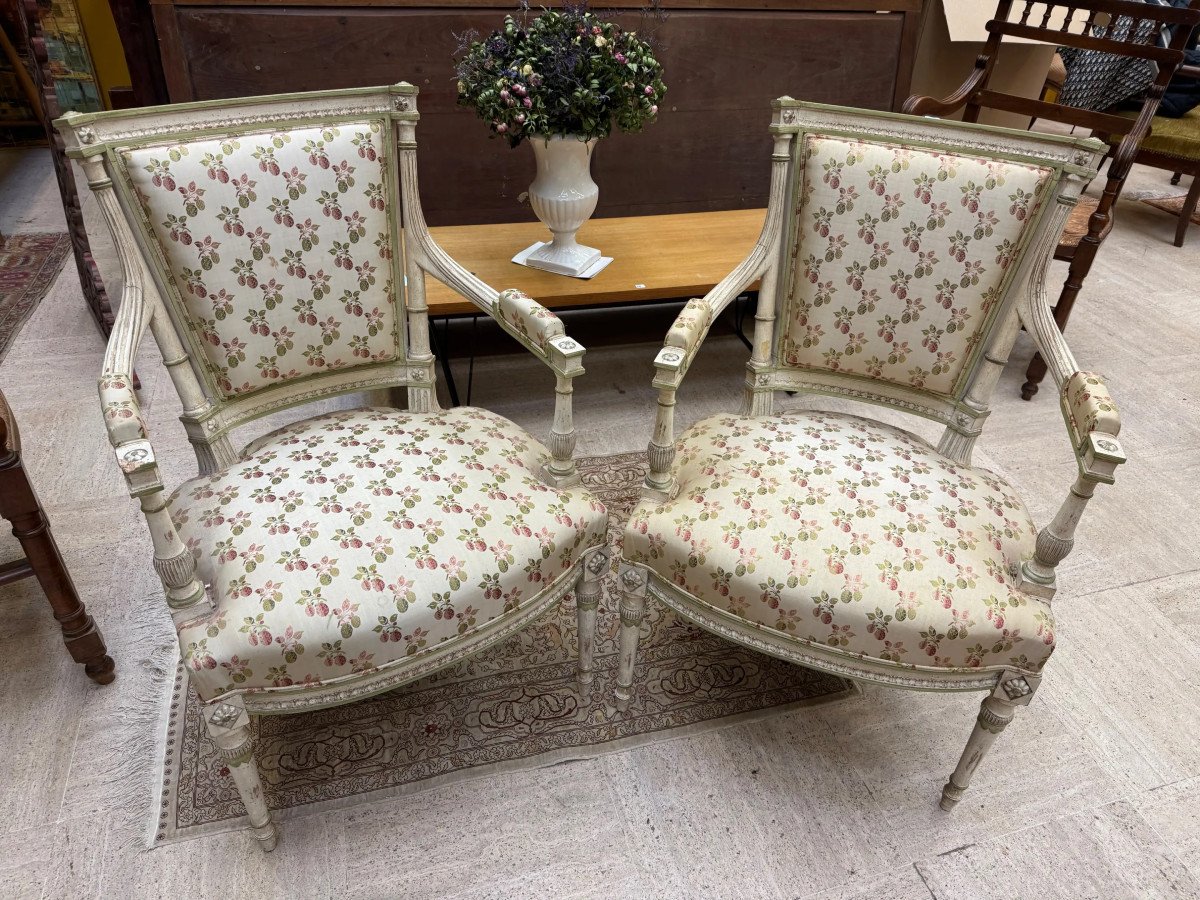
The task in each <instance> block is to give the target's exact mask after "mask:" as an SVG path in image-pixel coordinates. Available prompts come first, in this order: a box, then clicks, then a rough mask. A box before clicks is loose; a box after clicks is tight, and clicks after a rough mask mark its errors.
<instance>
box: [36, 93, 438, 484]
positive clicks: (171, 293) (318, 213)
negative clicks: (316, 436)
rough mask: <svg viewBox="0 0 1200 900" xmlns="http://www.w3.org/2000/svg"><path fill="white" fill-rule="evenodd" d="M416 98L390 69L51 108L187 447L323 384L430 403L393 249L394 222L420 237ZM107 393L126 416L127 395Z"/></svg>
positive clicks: (416, 295)
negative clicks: (370, 77) (153, 343)
mask: <svg viewBox="0 0 1200 900" xmlns="http://www.w3.org/2000/svg"><path fill="white" fill-rule="evenodd" d="M415 95H416V88H414V87H412V86H411V85H407V84H398V85H393V86H391V87H383V88H367V89H359V90H348V91H326V92H317V93H309V94H300V95H281V96H278V97H262V98H248V99H245V100H231V101H214V102H206V103H193V104H180V105H176V106H169V107H158V108H154V107H151V108H147V109H139V110H130V111H125V112H118V113H100V114H83V115H80V114H68V115H67V116H65V117H63V118H62V119H60V120H58V122H57V123H56V124H57V126H58V127H59V129H60V131H61V132H62V133H63V135H64V138H65V142H66V145H67V149H68V152H69V153H70V155H72V156H73V157H75V158H77V159H80V160H81V161H82V162H83V165H84V169H85V172H86V173H87V175H88V179H89V183H90V184H91V185H92V187H93V189H94V190H95V191H96V195H97V198H98V199H99V201H100V204H101V207H102V209H104V211H105V213H106V217H107V218H108V220H109V224H110V226H112V228H113V231H114V235H115V236H116V241H117V249H118V253H119V255H120V256H121V257H122V262H123V263H124V264H125V267H126V281H127V282H131V283H132V284H127V287H126V297H125V299H124V300H123V304H122V305H123V306H124V305H125V304H126V303H131V304H133V305H136V306H139V307H144V308H143V309H142V311H141V312H140V313H139V312H135V311H125V315H126V317H127V318H129V317H137V316H141V317H143V319H144V320H139V322H140V325H139V326H138V327H135V328H134V329H133V331H134V332H136V333H137V336H139V337H140V330H141V328H142V327H144V326H145V325H146V324H147V323H148V324H149V326H150V327H151V329H152V330H153V333H154V336H155V338H156V340H157V342H158V344H159V347H160V350H161V351H162V353H163V358H164V360H165V362H166V363H167V366H168V368H169V369H170V372H171V375H172V378H173V380H174V382H175V384H176V387H177V388H178V390H179V392H180V395H181V397H182V399H183V402H184V416H183V421H184V424H185V426H186V427H187V428H188V431H189V434H190V436H191V437H192V440H193V443H194V444H196V443H197V442H198V441H201V442H204V443H207V444H213V443H215V442H217V441H218V440H219V439H220V438H221V437H222V436H223V435H225V434H226V433H227V432H228V430H229V429H231V428H232V427H234V426H235V425H237V424H240V423H242V422H245V421H248V420H250V419H253V418H255V417H257V416H260V415H263V414H265V413H268V412H271V411H273V410H275V409H279V408H282V407H285V406H289V405H292V404H295V403H298V402H304V401H308V400H313V399H317V398H320V397H323V396H328V395H331V394H337V393H345V392H349V391H361V390H364V389H368V388H379V387H392V386H399V385H410V386H411V385H414V384H415V385H417V386H419V388H420V389H422V390H426V391H428V392H429V394H430V398H427V400H426V402H431V388H432V383H433V377H434V376H433V368H432V357H431V355H430V353H429V349H428V332H427V322H426V320H425V303H424V296H423V290H421V287H422V284H423V282H421V279H420V277H419V276H416V277H414V278H410V279H407V285H408V286H407V287H406V278H405V275H406V269H405V266H406V262H411V260H407V259H406V252H405V247H404V246H403V242H404V237H405V229H404V227H403V226H404V225H409V226H412V227H411V228H410V230H413V228H415V229H416V230H417V231H418V232H419V233H420V234H421V235H425V236H427V234H426V232H425V231H424V222H423V220H422V219H421V218H420V206H419V200H418V199H417V197H416V188H415V185H416V169H415V146H416V145H415V131H414V130H415V125H416V121H417V118H418V116H417V112H416V96H415ZM402 209H403V211H404V213H405V215H404V216H402V214H401V213H402ZM147 273H148V275H149V282H151V283H152V284H153V286H154V288H155V289H156V290H155V291H154V292H152V293H151V292H147V294H146V295H143V293H142V291H141V287H140V286H141V284H142V283H143V282H144V281H145V280H146V279H145V275H146V274H147ZM410 274H412V273H410ZM414 281H417V282H421V283H419V284H417V285H416V290H414V289H413V287H412V285H413V282H414ZM118 315H119V316H120V313H119V314H118ZM410 332H411V333H410ZM116 343H119V342H116ZM122 349H123V348H121V347H120V346H116V347H114V344H110V348H109V350H110V353H109V357H110V358H108V359H106V366H105V374H106V376H111V377H114V378H115V379H116V380H117V381H119V382H127V381H128V376H129V375H131V374H132V373H131V372H128V371H123V369H124V368H125V364H123V363H122V362H120V361H117V360H114V359H113V358H112V357H113V355H114V351H116V354H117V355H118V356H120V355H121V353H122ZM124 350H125V351H127V350H128V348H124ZM126 355H128V354H126ZM125 363H128V360H126V361H125ZM118 388H119V389H120V390H123V389H124V388H125V384H123V383H122V384H120V385H118ZM101 391H102V394H103V393H104V391H105V387H104V384H103V382H102V385H101ZM118 393H119V391H118ZM110 406H111V408H112V410H113V412H112V414H113V415H121V414H123V405H122V400H121V398H120V396H116V397H114V399H113V401H112V403H111V404H110V403H109V402H108V400H107V398H106V413H107V412H108V411H109V407H110ZM198 452H199V450H198ZM216 455H217V456H227V455H228V451H227V450H221V451H216ZM201 462H202V466H203V467H208V466H205V460H204V459H203V458H202V460H201ZM215 462H216V461H212V462H211V463H210V465H211V464H215Z"/></svg>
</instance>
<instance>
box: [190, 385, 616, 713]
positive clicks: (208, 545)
mask: <svg viewBox="0 0 1200 900" xmlns="http://www.w3.org/2000/svg"><path fill="white" fill-rule="evenodd" d="M243 457H244V458H243V460H242V461H241V462H238V463H236V464H234V465H233V466H231V467H229V468H228V469H226V470H225V471H223V472H220V473H218V474H216V475H212V476H208V477H204V476H202V477H199V478H195V479H192V480H191V481H188V482H186V483H185V484H184V485H182V486H181V487H180V488H179V490H178V491H177V492H176V493H175V494H174V495H173V497H172V500H171V505H170V508H171V516H172V519H173V521H174V522H175V525H176V527H177V528H178V529H179V533H180V536H181V537H182V538H183V540H184V541H185V542H186V543H187V545H188V547H189V548H191V550H192V552H193V553H194V554H195V557H196V560H197V564H198V568H199V575H200V578H201V580H203V581H204V582H206V583H207V584H209V585H211V592H212V597H213V599H214V600H215V603H216V609H215V611H213V612H211V613H210V614H207V615H205V616H203V617H200V618H198V619H196V620H193V621H189V622H187V623H186V624H184V625H183V626H182V627H181V628H180V629H179V640H180V646H181V647H182V650H183V658H184V662H185V664H186V665H187V666H188V668H189V670H190V672H191V676H192V682H193V684H194V685H195V686H196V688H197V690H198V691H199V693H200V696H201V697H203V698H204V699H205V700H212V699H214V698H216V697H219V696H221V695H223V694H225V693H227V692H230V691H235V690H250V691H254V690H271V689H286V688H290V687H292V686H294V685H301V686H302V685H310V684H328V683H330V682H331V681H336V680H337V679H339V678H342V677H345V676H348V675H351V674H354V673H358V672H362V671H366V670H371V669H376V668H380V667H386V666H387V665H388V664H389V663H393V662H395V661H397V660H403V659H410V658H412V657H414V656H417V655H419V654H421V653H423V652H427V651H429V650H431V649H433V648H435V647H437V646H438V645H439V644H441V643H442V642H444V641H448V640H452V639H454V638H455V637H457V636H459V635H463V634H466V633H469V632H473V631H475V630H477V629H481V628H484V627H485V626H487V625H488V624H489V623H492V622H494V621H495V620H496V619H497V618H499V617H501V616H503V615H504V614H505V613H507V612H509V611H511V610H516V609H518V608H519V607H520V606H521V605H522V604H524V603H526V602H527V601H529V600H531V599H532V598H534V597H535V596H536V595H538V594H540V593H542V592H543V591H545V590H547V589H548V588H549V587H550V586H551V585H553V584H554V583H555V581H556V580H557V579H559V578H560V576H563V574H564V573H566V572H567V571H568V570H569V569H570V568H571V567H572V565H573V564H574V563H575V562H576V561H577V560H578V559H579V556H580V554H581V553H583V552H584V551H585V550H586V549H587V548H589V547H592V546H595V545H597V544H600V543H601V542H603V541H604V540H605V538H606V527H607V515H606V513H605V510H604V507H603V505H602V504H601V503H599V502H598V501H597V500H595V499H594V498H593V497H592V496H591V495H590V494H588V493H587V492H586V491H584V490H583V489H581V488H574V489H568V490H560V489H555V488H552V487H549V486H547V485H546V484H545V483H544V482H543V481H542V478H541V474H540V473H541V471H542V466H543V465H544V464H545V463H546V462H547V461H548V460H549V453H548V452H547V451H546V450H545V448H543V447H542V446H541V445H540V444H538V443H537V442H536V441H534V440H533V439H532V438H531V437H529V436H528V435H527V434H526V433H525V432H524V431H523V430H521V429H520V428H519V427H517V426H516V425H514V424H513V423H512V422H509V421H508V420H506V419H504V418H502V417H500V416H497V415H494V414H492V413H489V412H486V411H484V410H479V409H469V408H459V409H453V410H448V411H445V412H437V413H426V414H420V413H411V412H402V411H399V410H391V409H361V410H354V411H351V412H339V413H334V414H331V415H326V416H321V417H318V418H314V419H309V420H307V421H304V422H300V423H298V424H296V425H292V426H288V427H286V428H283V429H281V430H279V431H277V432H274V433H273V434H271V435H268V436H267V437H266V438H263V439H260V440H259V441H256V442H255V443H254V444H252V445H251V446H250V447H249V448H247V451H246V452H245V453H244V454H243Z"/></svg>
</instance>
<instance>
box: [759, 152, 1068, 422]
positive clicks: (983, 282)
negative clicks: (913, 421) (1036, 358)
mask: <svg viewBox="0 0 1200 900" xmlns="http://www.w3.org/2000/svg"><path fill="white" fill-rule="evenodd" d="M797 140H798V144H797V147H796V164H795V165H796V174H795V200H796V203H795V216H794V220H793V222H792V240H791V256H790V258H789V259H788V260H787V263H786V264H787V265H789V266H790V267H791V272H790V277H788V278H786V279H785V280H784V282H783V283H784V285H786V291H785V294H784V296H783V301H782V310H781V313H782V321H781V327H780V343H779V351H778V352H779V362H780V364H781V365H783V366H787V367H796V368H800V369H807V370H823V371H824V372H826V373H838V374H840V375H847V376H850V377H852V378H861V379H870V380H874V381H880V380H882V381H886V382H892V383H894V384H896V385H900V386H902V387H904V388H906V389H909V390H915V391H919V392H921V393H924V394H933V395H936V396H938V397H941V398H945V399H948V398H954V397H959V396H961V395H962V392H963V389H964V383H965V381H966V379H967V377H968V375H969V373H970V370H971V366H972V363H973V361H974V359H975V357H976V355H977V352H978V351H979V350H980V349H981V347H982V345H983V343H984V339H985V338H986V335H987V332H988V330H989V329H990V327H991V325H992V323H993V320H994V319H995V316H996V313H997V310H998V308H999V307H1000V305H1001V303H1002V301H1003V298H1004V297H1005V294H1006V291H1007V289H1008V287H1009V285H1010V282H1011V280H1012V276H1013V275H1014V274H1015V270H1016V268H1017V266H1016V264H1015V263H1016V261H1017V260H1018V258H1019V256H1020V253H1021V251H1022V249H1023V248H1024V246H1025V244H1026V243H1027V241H1028V239H1029V237H1030V233H1031V231H1032V229H1033V223H1034V222H1036V221H1037V219H1038V215H1039V213H1040V211H1041V208H1042V206H1043V204H1044V202H1045V199H1046V196H1047V194H1048V193H1049V190H1048V187H1049V186H1050V184H1051V183H1052V182H1053V180H1054V178H1053V176H1054V175H1055V171H1054V169H1053V168H1049V167H1040V166H1036V165H1030V164H1025V163H1019V162H1012V161H1006V160H1004V159H1000V158H995V157H989V156H983V155H974V154H973V153H971V151H969V150H965V151H960V152H947V151H943V150H934V149H926V148H924V147H921V146H915V145H906V144H903V143H900V142H899V141H897V142H890V141H885V140H877V139H874V138H864V137H860V136H854V135H851V136H839V135H837V134H824V133H812V132H808V133H803V132H802V133H800V134H799V135H798V138H797Z"/></svg>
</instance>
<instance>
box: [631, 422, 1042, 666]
mask: <svg viewBox="0 0 1200 900" xmlns="http://www.w3.org/2000/svg"><path fill="white" fill-rule="evenodd" d="M677 452H678V456H677V462H676V467H675V474H676V477H677V479H678V484H679V491H678V494H677V495H676V496H675V497H674V498H673V499H671V500H668V501H666V502H661V503H660V502H657V501H653V500H643V501H642V503H641V504H640V505H639V506H638V507H637V508H636V509H635V510H634V512H633V515H632V517H631V520H630V523H629V525H628V527H627V529H626V532H625V537H624V556H625V558H626V559H628V560H631V561H634V562H640V563H643V564H645V565H646V566H648V567H649V568H651V569H652V570H654V571H655V572H657V573H658V574H659V575H661V576H662V577H663V578H664V579H666V580H668V581H670V582H672V583H674V584H675V585H678V586H679V587H680V588H682V589H683V590H684V591H686V592H687V593H689V594H691V595H692V596H693V597H695V598H697V599H699V600H702V601H704V602H705V603H707V604H709V605H710V606H712V607H714V608H716V609H718V610H723V611H725V612H728V613H732V614H733V615H735V616H738V617H740V618H742V619H744V620H745V621H747V622H749V623H752V624H754V625H757V626H761V627H762V628H767V629H772V630H775V631H778V632H781V633H783V634H786V635H789V636H792V637H794V638H795V639H796V640H797V641H803V642H807V643H810V644H814V645H820V646H821V647H824V648H826V649H829V650H833V651H836V652H841V653H845V654H848V655H852V656H855V657H870V658H873V659H877V660H880V661H883V662H886V663H892V664H895V665H896V666H933V667H940V668H948V669H971V668H979V667H989V666H996V667H1000V666H1004V667H1010V666H1011V667H1016V668H1019V669H1022V670H1025V671H1031V672H1033V671H1037V670H1039V669H1041V667H1042V664H1043V663H1045V661H1046V659H1047V658H1048V657H1049V656H1050V653H1051V651H1052V650H1053V648H1054V619H1053V617H1052V615H1051V613H1050V608H1049V606H1047V605H1046V604H1044V603H1043V602H1042V601H1040V600H1039V599H1036V598H1034V597H1029V596H1026V595H1025V594H1023V593H1021V592H1020V591H1018V590H1017V589H1016V587H1015V584H1016V577H1015V576H1016V571H1017V569H1018V567H1019V564H1020V562H1021V561H1022V560H1023V559H1024V558H1026V557H1028V556H1030V555H1032V553H1033V545H1034V539H1035V537H1036V530H1035V528H1034V525H1033V522H1032V520H1031V519H1030V516H1029V513H1028V511H1027V510H1026V509H1025V506H1024V505H1023V504H1022V503H1021V501H1020V500H1019V499H1018V498H1017V496H1016V494H1015V492H1014V491H1013V489H1012V488H1011V487H1010V486H1009V485H1008V484H1006V483H1005V482H1004V481H1003V480H1002V479H1001V478H999V477H998V476H996V475H994V474H992V473H991V472H988V471H987V470H985V469H977V468H972V467H970V466H963V465H958V464H957V463H954V462H952V461H951V460H949V459H947V458H946V457H944V456H942V455H940V454H939V453H938V452H937V451H936V450H934V449H933V448H931V447H930V446H929V445H927V444H926V443H924V442H923V441H921V440H920V439H918V438H916V437H914V436H912V435H910V434H908V433H907V432H904V431H902V430H900V429H897V428H891V427H889V426H886V425H882V424H879V423H875V422H870V421H867V420H865V419H860V418H857V417H854V416H848V415H837V414H830V413H804V412H797V413H790V414H787V415H779V416H773V417H768V418H760V419H755V418H747V417H741V416H728V415H727V416H716V417H713V418H710V419H706V420H704V421H702V422H700V423H698V424H697V425H695V426H693V427H692V428H691V429H689V430H688V431H687V432H686V433H685V434H684V435H683V436H682V437H681V438H680V440H679V442H678V444H677Z"/></svg>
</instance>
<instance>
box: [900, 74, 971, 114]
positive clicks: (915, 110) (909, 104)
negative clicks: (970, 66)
mask: <svg viewBox="0 0 1200 900" xmlns="http://www.w3.org/2000/svg"><path fill="white" fill-rule="evenodd" d="M987 76H988V72H987V69H985V68H982V67H980V68H976V69H974V70H972V72H971V74H970V75H969V76H968V77H967V80H966V81H964V82H963V83H962V84H961V85H960V86H959V88H958V90H956V91H955V92H954V93H953V94H951V95H950V96H949V97H947V98H946V99H945V100H938V99H937V98H936V97H926V96H922V95H919V94H913V95H912V96H911V97H909V98H908V99H907V100H905V101H904V105H903V106H902V107H900V111H901V112H903V113H906V114H907V115H910V116H938V117H942V116H948V115H951V114H952V113H955V112H958V110H960V109H962V108H963V107H964V106H966V105H967V100H968V98H970V96H971V95H972V94H974V93H975V91H976V90H978V89H979V88H980V87H981V86H982V85H983V83H984V82H985V81H986V80H987Z"/></svg>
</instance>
